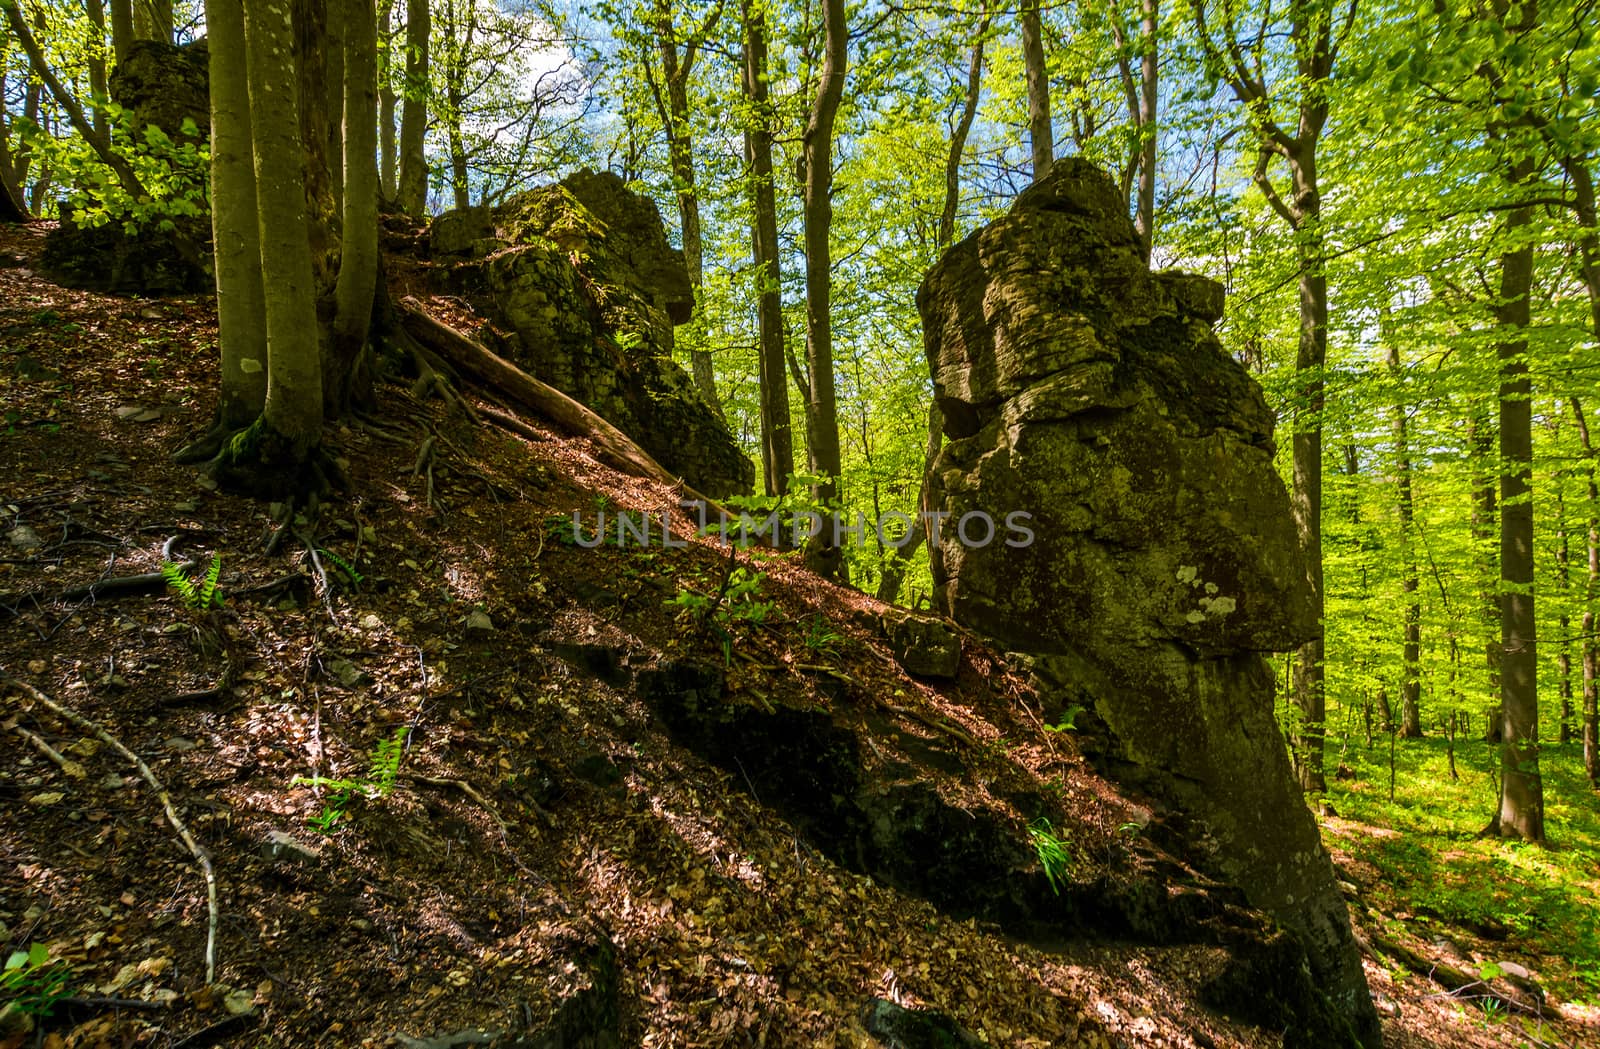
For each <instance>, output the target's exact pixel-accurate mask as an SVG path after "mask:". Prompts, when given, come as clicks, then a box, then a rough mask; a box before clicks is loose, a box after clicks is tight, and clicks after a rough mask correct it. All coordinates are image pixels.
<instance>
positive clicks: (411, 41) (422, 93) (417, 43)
mask: <svg viewBox="0 0 1600 1049" xmlns="http://www.w3.org/2000/svg"><path fill="white" fill-rule="evenodd" d="M431 25H432V23H431V22H430V14H429V11H428V0H408V3H407V5H406V69H405V101H404V102H403V103H402V105H401V109H400V174H399V188H398V190H397V196H396V202H397V203H398V204H399V205H400V210H401V211H404V212H405V213H406V214H408V215H417V216H421V215H423V214H425V213H426V211H427V205H428V157H427V154H426V153H425V152H424V149H423V146H424V144H425V136H426V135H427V131H428V46H429V39H428V38H429V34H430V33H431V28H430V27H431Z"/></svg>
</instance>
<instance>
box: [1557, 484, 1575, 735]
mask: <svg viewBox="0 0 1600 1049" xmlns="http://www.w3.org/2000/svg"><path fill="white" fill-rule="evenodd" d="M1564 478H1565V474H1564V473H1563V472H1558V473H1557V474H1556V477H1555V480H1556V491H1555V505H1556V521H1555V525H1556V591H1557V592H1558V594H1559V595H1560V596H1559V597H1558V598H1557V600H1558V602H1559V607H1560V609H1561V614H1560V616H1559V617H1558V618H1557V620H1556V631H1557V634H1558V640H1557V641H1556V644H1557V645H1558V646H1559V647H1557V649H1556V692H1557V695H1558V696H1559V697H1560V699H1561V723H1560V726H1559V728H1558V735H1557V739H1558V740H1559V741H1560V742H1561V743H1562V744H1563V745H1565V744H1568V743H1571V742H1572V715H1573V709H1572V616H1571V615H1569V614H1568V612H1567V608H1568V603H1569V601H1570V600H1571V596H1570V595H1571V593H1572V547H1571V544H1570V542H1569V541H1568V537H1567V500H1566V493H1565V492H1564V491H1562V488H1561V483H1562V481H1563V480H1564Z"/></svg>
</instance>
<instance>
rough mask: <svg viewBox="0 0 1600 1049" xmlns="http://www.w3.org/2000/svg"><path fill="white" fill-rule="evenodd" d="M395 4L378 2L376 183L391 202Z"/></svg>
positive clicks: (389, 0) (390, 0)
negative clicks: (392, 23)
mask: <svg viewBox="0 0 1600 1049" xmlns="http://www.w3.org/2000/svg"><path fill="white" fill-rule="evenodd" d="M394 4H395V0H382V3H381V4H380V6H379V8H378V48H379V51H378V158H379V159H378V183H379V186H380V189H381V192H382V193H383V199H384V200H385V201H387V202H393V201H394V199H395V191H396V189H397V188H398V187H397V183H396V180H395V179H396V174H395V172H396V162H395V142H394V48H393V44H394V31H393V26H392V25H391V22H392V19H393V18H394Z"/></svg>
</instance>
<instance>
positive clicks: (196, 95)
mask: <svg viewBox="0 0 1600 1049" xmlns="http://www.w3.org/2000/svg"><path fill="white" fill-rule="evenodd" d="M207 61H208V57H207V50H206V43H205V41H204V40H200V41H197V42H196V43H193V44H189V45H187V46H184V47H174V46H173V45H171V44H163V43H159V42H157V41H154V40H139V41H135V42H134V43H133V44H132V45H131V46H130V47H129V48H128V54H127V56H126V57H125V58H124V59H123V61H122V62H120V63H118V64H117V67H116V68H115V69H114V70H112V73H111V77H110V81H109V84H108V86H109V89H110V92H111V97H112V99H113V100H114V101H116V102H117V103H118V104H119V105H121V106H123V107H125V108H126V109H127V110H128V112H129V119H130V123H131V124H132V125H133V127H135V128H141V129H142V128H144V127H145V126H147V125H152V124H153V125H155V126H156V127H159V128H160V129H161V130H162V131H164V132H165V133H166V135H167V137H168V138H170V139H171V140H172V141H173V142H174V143H178V144H182V143H185V142H197V143H198V142H204V141H206V140H207V139H209V138H210V135H211V112H210V104H211V103H210V95H209V91H210V75H209V71H208V69H207ZM186 120H192V121H193V122H194V133H193V134H187V133H185V131H184V122H185V121H186ZM60 218H61V222H60V225H59V226H57V228H56V229H54V230H51V231H50V233H49V235H48V236H47V237H46V238H45V250H44V254H43V255H42V256H41V257H40V260H39V268H40V271H41V272H42V273H44V275H45V276H47V277H49V278H50V279H51V280H53V281H55V282H56V283H58V284H62V285H65V286H67V287H69V288H88V289H90V290H92V291H106V292H116V293H125V294H137V295H181V294H186V293H194V292H208V291H210V290H211V289H212V287H213V286H214V285H213V278H212V274H211V248H210V242H211V220H210V218H209V217H207V216H203V215H202V216H199V217H182V218H178V219H177V220H176V221H175V224H174V228H173V229H171V230H160V229H156V228H154V227H151V228H147V229H140V230H137V231H135V232H133V233H129V232H128V231H127V230H126V229H125V228H124V226H123V224H122V223H121V222H118V221H113V222H110V223H107V224H105V225H102V226H97V227H88V226H80V225H78V223H77V222H76V221H75V220H74V217H73V214H72V211H71V209H70V208H69V207H67V206H66V205H65V204H63V205H62V208H61V214H60Z"/></svg>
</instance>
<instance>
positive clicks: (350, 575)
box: [318, 549, 366, 587]
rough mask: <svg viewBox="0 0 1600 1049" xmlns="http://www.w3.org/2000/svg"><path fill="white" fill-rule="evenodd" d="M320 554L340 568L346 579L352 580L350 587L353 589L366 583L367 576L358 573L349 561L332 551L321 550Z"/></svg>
mask: <svg viewBox="0 0 1600 1049" xmlns="http://www.w3.org/2000/svg"><path fill="white" fill-rule="evenodd" d="M318 552H319V553H320V554H322V556H323V557H326V558H327V559H328V560H329V561H332V562H333V563H334V565H335V566H337V567H338V569H339V571H341V572H343V573H344V574H345V578H347V579H349V580H350V585H351V586H352V587H360V586H361V584H362V583H363V582H365V581H366V576H364V575H362V574H361V573H360V572H357V571H356V566H355V565H353V564H351V563H350V562H349V561H346V560H345V559H344V558H342V557H340V556H339V555H338V554H336V553H334V552H333V551H332V550H321V549H319V550H318Z"/></svg>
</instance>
